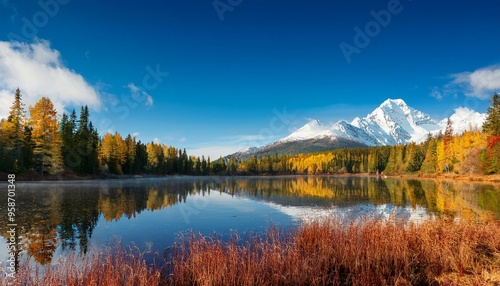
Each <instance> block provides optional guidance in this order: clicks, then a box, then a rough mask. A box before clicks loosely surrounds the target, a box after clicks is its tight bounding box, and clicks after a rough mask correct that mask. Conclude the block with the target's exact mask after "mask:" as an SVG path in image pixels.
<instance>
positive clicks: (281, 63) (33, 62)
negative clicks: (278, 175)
mask: <svg viewBox="0 0 500 286" xmlns="http://www.w3.org/2000/svg"><path fill="white" fill-rule="evenodd" d="M499 11H500V1H498V0H495V1H493V0H484V1H424V0H413V1H410V0H401V1H395V0H390V1H385V0H384V1H358V0H349V1H345V0H340V1H322V0H315V1H294V0H290V1H264V0H258V1H257V0H256V1H251V0H215V1H213V0H196V1H191V0H178V1H177V0H173V1H160V0H145V1H139V0H123V1H117V0H108V1H98V0H85V1H83V0H41V1H14V0H0V16H1V21H2V22H1V23H0V27H1V28H0V41H1V42H0V116H4V115H5V114H6V112H7V110H8V107H9V106H10V102H11V101H12V95H13V91H14V89H15V88H16V87H17V86H19V88H20V89H21V91H22V93H23V96H24V98H25V101H26V102H27V104H28V105H29V104H33V103H34V102H35V101H36V100H37V99H39V98H40V97H41V96H44V95H45V96H49V97H51V99H53V101H54V102H55V104H56V107H57V108H58V109H59V110H62V109H65V110H70V109H71V108H73V107H75V106H76V107H77V108H78V107H79V106H81V105H82V104H88V105H89V106H90V107H91V110H92V111H91V115H92V118H91V119H92V120H93V122H94V124H95V125H96V126H97V127H98V128H99V130H100V133H101V134H104V133H105V132H106V131H111V132H114V131H118V132H120V133H121V134H122V135H126V134H128V133H130V134H136V135H137V138H138V139H140V140H141V141H143V142H149V141H153V140H156V141H159V142H161V143H164V144H167V145H173V146H176V147H178V148H186V149H187V150H188V153H190V154H194V155H201V154H205V155H210V156H211V157H218V156H219V155H226V154H228V153H231V152H233V151H236V150H238V149H242V148H244V147H248V146H256V145H257V146H258V145H264V144H267V143H270V142H271V141H274V140H276V139H279V138H281V137H284V136H286V135H287V134H288V133H289V132H290V131H291V130H294V129H296V128H298V127H300V126H302V125H303V124H304V123H306V122H307V120H308V119H309V118H314V119H319V120H322V121H326V122H330V121H336V120H339V119H346V120H352V119H353V118H354V117H356V116H365V115H366V114H367V113H369V112H370V111H371V110H373V109H374V108H376V107H377V106H378V105H379V104H380V103H382V102H383V101H384V100H385V99H387V98H403V99H404V100H405V101H406V102H407V103H408V104H409V105H410V106H412V107H414V108H416V109H419V110H422V111H424V112H426V113H428V114H430V115H431V116H433V117H436V118H437V119H442V118H445V117H447V116H449V115H451V114H452V112H453V108H456V107H462V106H465V107H469V108H472V109H475V110H477V111H479V112H485V111H486V108H487V107H488V105H489V101H488V99H489V96H491V94H492V93H493V92H494V91H499V90H500V50H499V46H500V36H499V31H500V17H498V12H499ZM360 31H361V32H360Z"/></svg>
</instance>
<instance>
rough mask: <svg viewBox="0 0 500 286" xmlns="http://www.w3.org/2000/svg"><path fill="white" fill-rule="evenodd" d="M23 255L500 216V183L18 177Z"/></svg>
mask: <svg viewBox="0 0 500 286" xmlns="http://www.w3.org/2000/svg"><path fill="white" fill-rule="evenodd" d="M0 187H1V188H2V189H3V190H4V191H2V192H0V201H1V202H2V203H1V204H0V212H1V213H2V216H1V218H0V233H1V235H2V237H3V239H2V240H1V242H0V259H1V260H2V261H6V259H7V258H8V252H7V243H8V239H9V234H8V232H7V231H8V230H9V228H8V227H7V224H8V221H7V219H8V217H7V215H6V214H7V191H6V190H7V184H6V183H5V184H4V183H2V184H0ZM15 199H16V223H17V225H18V227H17V229H16V231H17V235H19V236H21V238H20V239H19V242H20V245H21V251H20V253H19V255H20V257H32V258H33V261H35V262H36V263H38V264H39V265H49V264H50V263H52V262H54V261H55V260H56V258H57V257H59V256H60V255H61V254H67V253H70V252H72V251H76V252H77V253H80V254H82V255H84V254H85V253H87V252H88V251H89V250H91V249H99V248H101V247H103V246H106V245H110V244H113V243H115V242H116V241H121V242H122V244H124V245H128V244H131V243H133V244H135V245H137V246H138V247H139V248H140V249H141V250H143V251H145V252H146V253H154V252H156V251H158V252H159V253H162V252H163V251H164V250H165V249H166V248H167V247H169V246H171V245H172V244H173V242H174V241H175V240H176V238H178V236H179V235H180V234H183V233H187V232H189V231H191V230H192V231H194V232H200V233H202V234H204V235H210V234H213V233H214V232H217V233H218V234H221V235H222V236H223V237H224V236H227V235H229V234H230V233H231V231H237V232H238V233H240V234H242V233H245V232H254V231H262V230H264V229H265V228H267V227H269V226H270V225H278V226H281V227H284V228H288V227H293V226H295V225H297V224H300V223H301V222H303V221H304V220H305V221H307V220H311V219H315V218H318V217H324V216H335V217H337V218H339V219H343V220H358V219H363V218H366V217H377V218H381V219H387V218H396V219H398V220H403V221H405V222H410V221H419V220H423V219H427V218H429V217H435V216H442V215H446V216H450V217H454V218H461V219H466V220H487V219H496V220H498V219H500V190H498V189H497V188H495V187H494V186H491V185H481V184H472V183H466V182H457V183H450V182H444V181H433V180H416V179H409V180H404V179H398V178H385V179H382V178H377V177H332V176H309V177H308V176H278V177H189V176H179V177H165V178H144V179H126V180H102V181H99V180H98V181H60V182H16V197H15Z"/></svg>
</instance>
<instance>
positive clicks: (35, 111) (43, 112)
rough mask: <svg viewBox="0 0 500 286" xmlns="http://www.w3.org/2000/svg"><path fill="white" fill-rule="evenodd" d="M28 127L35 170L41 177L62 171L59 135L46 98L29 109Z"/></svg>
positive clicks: (50, 104) (50, 106) (57, 122)
mask: <svg viewBox="0 0 500 286" xmlns="http://www.w3.org/2000/svg"><path fill="white" fill-rule="evenodd" d="M29 111H30V115H31V118H30V126H31V128H32V139H33V143H34V149H33V154H34V158H35V169H37V170H38V171H39V172H40V173H41V174H42V176H43V175H44V174H45V173H46V172H48V173H50V174H56V173H59V172H61V171H62V170H63V160H62V155H61V144H62V141H61V135H60V133H59V121H58V119H57V111H56V110H55V109H54V105H53V104H52V102H51V101H50V99H49V98H47V97H42V98H41V99H40V100H39V101H38V102H37V103H36V104H35V106H33V107H31V106H30V108H29Z"/></svg>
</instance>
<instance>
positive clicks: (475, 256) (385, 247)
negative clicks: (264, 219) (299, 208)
mask: <svg viewBox="0 0 500 286" xmlns="http://www.w3.org/2000/svg"><path fill="white" fill-rule="evenodd" d="M167 260H168V261H167ZM77 261H78V259H76V257H73V256H70V257H67V258H66V259H64V260H61V261H60V262H59V263H56V264H55V265H53V266H52V267H51V268H48V269H47V270H46V271H45V272H43V273H41V272H40V271H38V270H37V269H34V268H32V267H30V266H28V265H29V264H23V265H22V266H21V269H20V271H19V273H18V278H19V279H18V283H17V284H15V285H44V286H52V285H112V286H113V285H127V286H128V285H148V286H149V285H500V222H498V221H496V222H486V223H474V222H465V221H458V222H457V221H452V220H446V219H438V220H428V221H424V222H422V223H418V224H410V225H405V224H403V223H400V222H395V221H389V222H383V221H374V220H366V221H360V222H356V223H345V222H342V221H340V220H329V221H323V222H313V223H308V224H304V225H302V226H300V227H298V228H296V229H295V230H292V231H284V230H282V229H279V228H276V227H271V228H269V229H268V230H267V231H266V232H264V233H261V234H247V235H244V236H240V235H238V234H237V233H233V234H232V235H231V238H230V239H229V240H223V239H221V238H220V237H217V236H216V235H214V236H212V237H204V236H201V235H197V234H191V235H187V236H184V237H182V238H180V239H179V240H178V241H177V242H176V243H175V245H174V247H173V252H172V253H171V255H170V256H169V258H168V259H166V258H165V259H164V261H163V265H162V266H161V267H159V266H155V265H147V264H146V263H145V262H144V257H143V255H142V254H141V253H140V252H139V251H138V250H137V249H129V250H124V248H123V247H122V246H117V247H116V248H113V249H108V250H106V251H104V252H98V253H95V254H93V255H91V256H88V258H85V259H84V260H83V261H82V262H80V263H78V262H77ZM21 281H22V282H21ZM2 285H5V284H2Z"/></svg>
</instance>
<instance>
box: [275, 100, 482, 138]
mask: <svg viewBox="0 0 500 286" xmlns="http://www.w3.org/2000/svg"><path fill="white" fill-rule="evenodd" d="M450 119H451V121H452V127H453V129H454V131H455V133H462V132H464V131H465V130H470V129H471V128H481V126H482V124H483V121H484V119H485V114H480V113H478V112H475V111H473V110H470V109H468V108H457V109H456V110H455V113H454V114H453V115H452V116H451V117H450ZM446 122H447V119H444V120H442V121H439V122H438V121H437V120H434V119H432V118H431V117H430V116H429V115H427V114H425V113H423V112H421V111H418V110H416V109H413V108H411V107H409V106H408V105H407V104H406V103H405V102H404V101H403V100H402V99H387V100H386V101H384V102H383V103H382V104H381V105H380V106H379V107H377V108H376V109H375V110H374V111H373V112H371V113H370V114H368V115H367V116H366V117H363V118H359V117H356V118H355V119H354V120H353V121H352V122H351V123H348V122H346V121H344V120H341V121H339V122H336V123H335V124H333V125H323V124H321V123H320V122H319V121H318V120H312V121H310V122H308V123H307V124H306V125H304V126H303V127H301V128H299V129H298V130H296V131H295V132H293V133H292V134H290V135H288V136H286V137H284V138H282V139H280V140H278V142H293V141H299V140H306V139H319V138H325V137H329V138H345V139H350V140H353V141H357V142H360V143H363V144H365V145H368V146H381V145H396V144H406V143H409V142H417V143H418V142H422V141H424V140H425V139H426V138H427V136H428V135H429V133H431V134H437V133H439V131H442V132H444V130H445V128H446Z"/></svg>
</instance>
